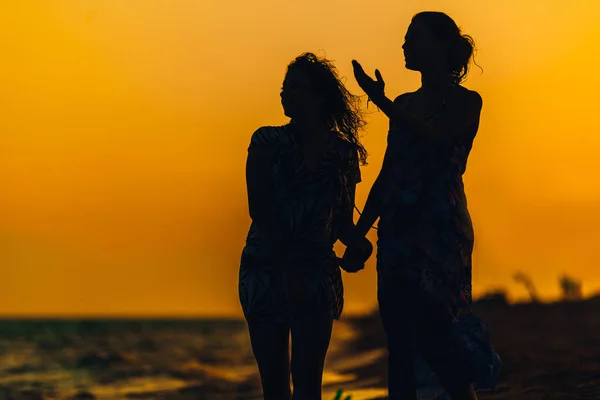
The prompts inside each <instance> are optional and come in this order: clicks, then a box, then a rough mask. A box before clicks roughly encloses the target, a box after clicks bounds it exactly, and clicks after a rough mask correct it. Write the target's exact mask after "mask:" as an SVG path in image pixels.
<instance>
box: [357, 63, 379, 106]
mask: <svg viewBox="0 0 600 400" xmlns="http://www.w3.org/2000/svg"><path fill="white" fill-rule="evenodd" d="M352 67H353V68H354V78H355V79H356V82H357V83H358V86H360V88H361V89H362V90H364V92H365V93H366V94H367V96H369V98H371V99H373V98H378V97H380V96H383V94H384V89H385V82H384V81H383V77H382V76H381V72H379V70H378V69H376V70H375V78H376V79H377V80H374V79H373V78H371V77H370V76H369V75H367V73H366V72H365V70H364V69H363V67H362V65H360V63H359V62H358V61H356V60H352Z"/></svg>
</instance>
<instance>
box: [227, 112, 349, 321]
mask: <svg viewBox="0 0 600 400" xmlns="http://www.w3.org/2000/svg"><path fill="white" fill-rule="evenodd" d="M253 146H272V147H275V148H276V149H277V158H276V162H275V163H274V165H273V168H272V170H271V176H270V177H271V179H272V183H273V187H274V196H275V198H274V201H275V206H274V207H273V213H276V215H277V218H278V219H279V220H280V221H282V222H283V224H282V225H283V226H284V232H282V235H285V236H286V239H287V240H289V242H290V243H291V244H292V248H291V250H290V251H291V253H292V254H290V255H291V258H292V260H293V265H289V266H287V268H286V272H285V273H292V274H293V276H294V279H295V280H296V281H298V282H299V283H300V284H301V285H302V287H303V288H304V290H305V292H306V296H304V297H305V298H306V299H307V300H306V301H303V303H301V304H299V305H298V304H296V305H295V306H292V305H290V302H288V301H286V292H285V286H284V281H283V274H284V271H282V269H281V268H280V267H278V266H277V265H276V264H275V263H274V260H273V257H272V255H271V254H270V253H269V250H268V249H267V247H266V245H265V243H264V241H263V239H262V238H261V235H260V233H259V231H258V230H257V229H256V226H255V224H254V223H252V224H251V226H250V229H249V232H248V235H247V238H246V246H245V247H244V249H243V251H242V256H241V263H240V270H239V285H238V289H239V298H240V303H241V306H242V310H243V312H244V316H245V318H246V319H247V320H248V322H281V323H289V322H290V321H291V319H292V318H310V317H313V316H318V315H328V316H329V317H330V318H332V319H338V318H339V317H340V315H341V313H342V310H343V306H344V296H343V285H342V276H341V271H340V267H339V266H338V262H337V257H336V254H335V252H334V250H333V245H334V243H335V242H336V241H337V240H338V236H339V221H340V217H341V216H342V215H343V214H344V213H346V212H348V210H349V209H350V210H351V209H352V208H353V206H354V202H353V201H352V197H353V191H354V188H355V185H356V184H357V183H358V182H360V181H361V176H360V168H359V162H358V152H357V148H356V147H355V146H354V145H352V144H351V143H350V142H348V141H346V140H344V139H342V137H341V136H339V135H338V134H337V133H336V132H332V136H331V140H330V142H329V146H328V150H327V151H326V154H325V156H324V157H323V160H322V162H321V163H320V165H319V166H318V167H317V168H316V169H315V170H313V171H308V170H307V169H306V168H305V166H304V163H303V160H302V157H301V153H300V149H299V146H298V143H297V142H296V140H295V136H294V127H293V125H292V124H287V125H284V126H266V127H262V128H260V129H258V130H257V131H256V132H255V133H254V134H253V135H252V139H251V142H250V147H249V149H250V148H252V147H253ZM304 297H303V298H304Z"/></svg>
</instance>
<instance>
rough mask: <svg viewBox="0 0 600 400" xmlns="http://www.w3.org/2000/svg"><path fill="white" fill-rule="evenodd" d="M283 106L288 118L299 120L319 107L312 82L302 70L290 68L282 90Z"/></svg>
mask: <svg viewBox="0 0 600 400" xmlns="http://www.w3.org/2000/svg"><path fill="white" fill-rule="evenodd" d="M281 105H282V107H283V112H284V114H285V115H286V116H287V117H290V118H292V119H293V118H298V117H301V116H305V115H307V113H309V112H311V111H313V110H315V109H317V108H318V106H319V98H318V97H317V96H316V95H315V93H314V91H313V88H312V82H311V80H310V78H309V76H308V74H306V72H304V71H303V70H302V69H300V68H290V69H289V70H288V73H287V74H286V76H285V79H284V80H283V86H282V88H281Z"/></svg>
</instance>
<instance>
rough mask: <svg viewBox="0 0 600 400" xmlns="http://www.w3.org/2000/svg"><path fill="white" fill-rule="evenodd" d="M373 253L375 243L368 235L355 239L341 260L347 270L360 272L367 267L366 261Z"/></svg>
mask: <svg viewBox="0 0 600 400" xmlns="http://www.w3.org/2000/svg"><path fill="white" fill-rule="evenodd" d="M371 254H373V245H372V244H371V242H370V241H369V239H367V238H366V237H364V236H362V237H359V238H356V239H354V240H353V241H352V242H351V243H349V244H348V246H347V247H346V250H345V251H344V255H343V257H342V259H341V262H340V267H341V268H342V269H343V270H344V271H346V272H358V271H360V270H361V269H364V268H365V263H366V262H367V260H368V259H369V258H370V257H371Z"/></svg>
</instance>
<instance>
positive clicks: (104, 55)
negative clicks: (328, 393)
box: [0, 0, 600, 316]
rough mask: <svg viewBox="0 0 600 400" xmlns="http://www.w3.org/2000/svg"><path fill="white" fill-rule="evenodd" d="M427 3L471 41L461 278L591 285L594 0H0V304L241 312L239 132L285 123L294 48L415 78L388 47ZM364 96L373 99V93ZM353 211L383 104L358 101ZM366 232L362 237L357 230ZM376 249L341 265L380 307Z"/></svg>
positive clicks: (497, 283)
mask: <svg viewBox="0 0 600 400" xmlns="http://www.w3.org/2000/svg"><path fill="white" fill-rule="evenodd" d="M422 10H441V11H445V12H447V13H449V14H450V15H451V16H452V17H454V18H455V19H456V21H457V22H458V24H459V25H460V26H461V27H462V28H463V30H464V32H465V33H468V34H471V35H472V36H473V37H474V38H475V40H476V42H477V45H478V48H479V51H478V53H477V57H476V61H477V63H478V64H479V65H481V66H482V67H483V73H482V72H481V71H480V70H479V69H478V68H477V67H475V66H474V67H473V68H472V70H471V73H470V75H469V78H468V80H467V81H466V83H465V85H466V86H468V87H469V88H471V89H475V90H477V91H479V92H480V93H481V95H482V96H483V99H484V109H483V114H482V123H481V128H480V131H479V134H478V137H477V139H476V141H475V145H474V148H473V151H472V153H471V157H470V161H469V165H468V171H467V174H466V175H465V184H466V188H467V194H468V197H469V206H470V210H471V213H472V217H473V220H474V224H475V233H476V250H475V256H474V257H475V265H474V282H473V283H474V291H475V294H476V295H477V294H481V293H483V292H486V291H488V290H490V289H494V288H498V287H503V288H506V289H507V290H509V293H510V295H511V297H512V298H513V299H522V298H524V296H526V292H525V290H524V289H523V287H521V286H519V285H517V284H515V283H514V281H513V278H512V276H513V274H514V273H515V272H517V271H523V272H526V273H527V274H529V275H531V277H532V278H533V280H534V282H535V284H536V286H537V288H538V291H539V292H540V294H541V295H542V296H543V297H545V298H548V299H551V298H553V297H556V296H558V293H559V287H558V278H559V276H560V275H561V274H562V273H565V272H566V273H568V274H569V275H571V276H573V277H575V278H578V279H581V280H582V281H583V285H584V286H583V288H584V292H585V293H586V294H591V293H594V292H600V250H599V247H600V178H599V177H598V172H599V171H600V101H599V100H598V94H599V93H600V73H599V71H600V52H599V51H598V43H600V25H599V24H598V20H600V3H599V2H591V1H585V0H573V1H570V2H564V1H556V0H527V1H522V0H503V1H481V0H460V1H456V0H455V1H449V0H446V1H425V0H405V1H397V0H394V1H383V0H371V1H369V2H367V1H364V0H363V1H355V0H344V1H341V0H304V1H302V2H297V1H295V2H293V1H289V0H288V1H282V0H257V1H256V2H253V1H247V0H230V1H217V0H212V1H211V0H202V1H194V0H45V1H43V0H38V1H32V0H18V1H16V0H15V1H10V2H5V4H3V12H2V13H1V14H0V43H1V44H2V45H1V48H2V62H1V63H0V90H1V94H2V95H1V96H0V271H1V272H2V275H1V277H0V279H1V282H2V301H0V314H1V315H8V314H10V315H100V314H111V315H115V314H121V315H149V314H160V315H235V316H239V315H241V312H240V307H239V303H238V298H237V273H238V262H239V256H240V252H241V249H242V247H243V245H244V238H245V235H246V232H247V229H248V226H249V223H250V220H249V217H248V210H247V204H246V188H245V179H244V167H245V157H246V150H247V146H248V142H249V139H250V135H251V134H252V132H253V131H254V130H255V129H256V128H258V127H259V126H261V125H276V124H283V123H285V122H286V121H287V119H286V118H285V116H284V115H283V113H282V110H281V106H280V104H279V88H280V86H281V82H282V80H283V76H284V73H285V68H286V65H287V63H288V62H290V61H291V60H292V59H293V58H294V57H295V56H297V55H298V54H300V53H302V52H305V51H313V52H318V54H319V55H325V56H327V57H328V58H330V59H332V60H334V61H335V63H336V65H337V66H338V68H339V71H340V74H341V75H343V76H346V77H347V84H348V87H349V88H350V89H351V90H352V91H353V92H355V93H360V94H362V92H361V91H360V89H359V88H358V86H357V85H356V83H355V81H354V78H353V77H352V70H351V63H350V61H351V60H352V59H353V58H356V59H358V60H359V61H360V62H361V63H362V64H363V66H364V67H365V69H366V70H367V71H368V72H370V73H372V71H373V70H374V69H375V68H379V69H380V70H381V72H382V74H383V77H384V79H385V80H386V92H387V93H388V95H389V96H390V97H393V96H395V95H397V94H400V93H402V92H404V91H409V90H414V89H416V88H417V87H418V85H419V75H418V74H416V73H414V72H409V71H406V70H404V67H403V66H404V63H403V55H402V51H401V45H402V40H403V36H404V34H405V31H406V28H407V27H408V24H409V22H410V18H411V17H412V15H413V14H415V13H416V12H418V11H422ZM370 111H375V110H374V107H370ZM368 121H369V125H368V127H367V129H366V132H365V136H364V143H365V145H366V147H367V150H368V151H369V153H370V158H369V165H368V166H366V167H364V168H363V170H362V171H363V183H361V184H360V185H359V188H358V200H357V203H358V206H359V208H362V207H363V205H364V201H365V199H366V195H367V194H368V191H369V188H370V186H371V184H372V183H373V181H374V179H375V177H376V174H377V172H378V169H379V167H380V166H381V161H382V156H383V152H384V150H385V141H386V129H387V120H386V118H385V117H384V115H382V114H381V113H376V112H373V113H372V114H370V115H369V120H368ZM372 238H373V239H375V235H373V236H372ZM373 262H374V259H372V260H371V261H370V264H369V266H368V268H367V269H366V270H365V271H363V272H361V273H360V275H353V276H348V275H345V284H346V296H347V308H346V310H347V311H348V312H359V311H363V310H366V309H370V308H371V307H373V306H375V272H374V263H373Z"/></svg>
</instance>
